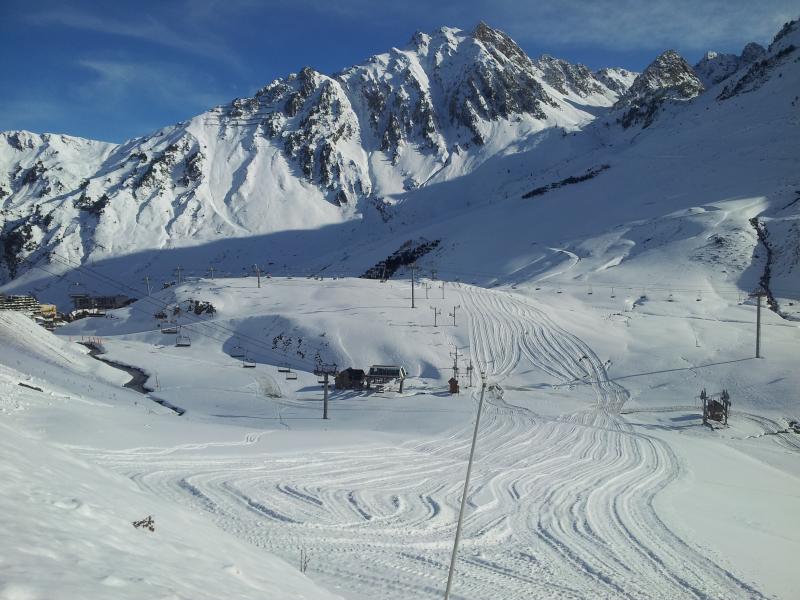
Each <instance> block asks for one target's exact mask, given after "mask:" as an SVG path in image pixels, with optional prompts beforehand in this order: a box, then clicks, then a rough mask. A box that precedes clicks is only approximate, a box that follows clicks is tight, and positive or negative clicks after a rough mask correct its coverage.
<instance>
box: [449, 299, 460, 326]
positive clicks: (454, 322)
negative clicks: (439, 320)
mask: <svg viewBox="0 0 800 600" xmlns="http://www.w3.org/2000/svg"><path fill="white" fill-rule="evenodd" d="M459 308H461V305H460V304H457V305H456V306H454V307H453V312H451V313H447V314H448V315H450V316H451V317H453V327H455V326H456V310H457V309H459Z"/></svg>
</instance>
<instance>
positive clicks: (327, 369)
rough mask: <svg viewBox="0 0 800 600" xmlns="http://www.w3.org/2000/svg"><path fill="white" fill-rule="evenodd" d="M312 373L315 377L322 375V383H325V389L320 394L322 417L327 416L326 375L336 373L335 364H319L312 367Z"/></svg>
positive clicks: (325, 417)
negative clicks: (314, 367)
mask: <svg viewBox="0 0 800 600" xmlns="http://www.w3.org/2000/svg"><path fill="white" fill-rule="evenodd" d="M314 375H316V376H317V377H320V376H321V377H322V378H323V381H322V383H323V384H324V385H325V391H324V393H323V396H322V418H323V419H327V418H328V376H330V375H334V376H335V375H336V364H332V365H323V364H321V365H320V366H319V367H317V368H316V369H314Z"/></svg>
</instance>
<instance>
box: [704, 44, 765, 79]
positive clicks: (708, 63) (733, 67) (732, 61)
mask: <svg viewBox="0 0 800 600" xmlns="http://www.w3.org/2000/svg"><path fill="white" fill-rule="evenodd" d="M765 54H766V50H765V49H764V47H763V46H761V45H760V44H756V43H755V42H750V43H749V44H747V45H746V46H745V47H744V49H743V50H742V53H741V54H740V55H738V56H737V55H736V54H723V53H719V52H713V51H709V52H706V53H705V55H704V56H703V58H701V59H700V61H699V62H698V63H697V64H696V65H695V66H694V72H695V73H696V74H697V76H698V77H699V78H700V80H701V81H702V82H703V85H704V86H705V87H706V88H710V87H713V86H715V85H717V84H718V83H720V82H721V81H724V80H725V79H727V78H728V77H730V76H731V75H733V74H734V73H736V72H737V71H739V70H740V69H742V68H743V67H746V66H748V65H750V64H752V63H754V62H756V61H757V60H761V59H762V58H764V55H765Z"/></svg>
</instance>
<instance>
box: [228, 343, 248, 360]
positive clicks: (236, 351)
mask: <svg viewBox="0 0 800 600" xmlns="http://www.w3.org/2000/svg"><path fill="white" fill-rule="evenodd" d="M231 356H232V357H233V358H244V357H245V351H244V348H242V347H241V346H240V345H239V344H236V345H235V346H234V347H233V348H231Z"/></svg>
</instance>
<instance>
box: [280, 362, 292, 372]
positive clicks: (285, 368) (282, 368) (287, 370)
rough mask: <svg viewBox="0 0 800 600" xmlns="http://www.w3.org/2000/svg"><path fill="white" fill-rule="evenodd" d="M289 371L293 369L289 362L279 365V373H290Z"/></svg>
mask: <svg viewBox="0 0 800 600" xmlns="http://www.w3.org/2000/svg"><path fill="white" fill-rule="evenodd" d="M289 372H291V369H290V368H289V365H287V364H284V365H283V366H282V367H278V373H289Z"/></svg>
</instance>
